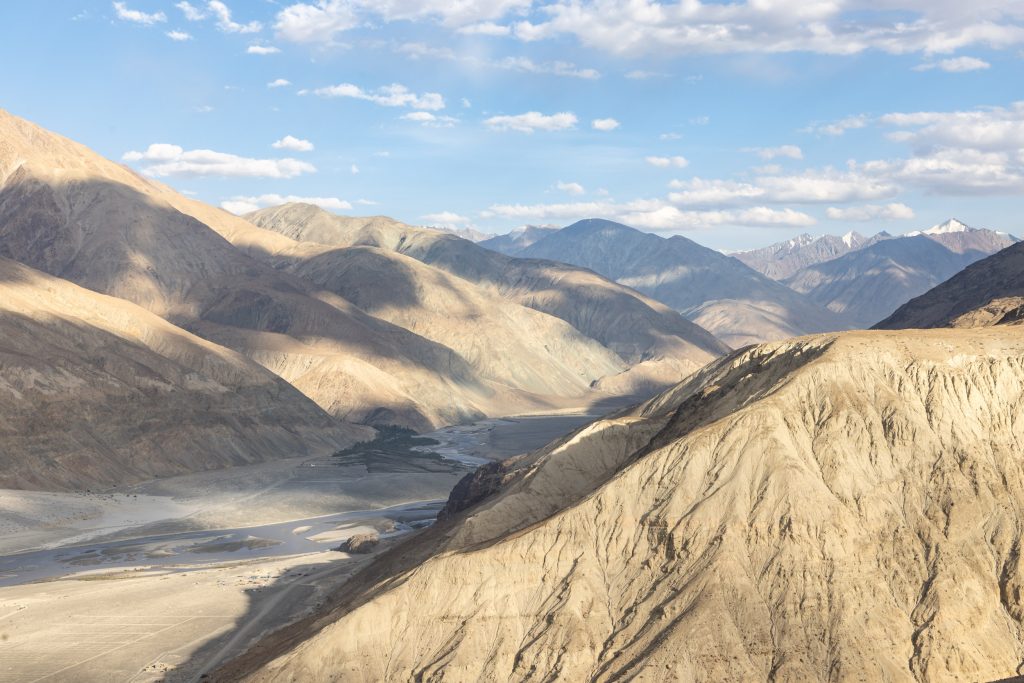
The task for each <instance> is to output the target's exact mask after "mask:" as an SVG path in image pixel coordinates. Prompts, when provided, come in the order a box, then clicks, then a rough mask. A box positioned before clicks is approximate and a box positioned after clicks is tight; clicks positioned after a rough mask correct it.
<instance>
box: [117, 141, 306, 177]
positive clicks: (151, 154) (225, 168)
mask: <svg viewBox="0 0 1024 683" xmlns="http://www.w3.org/2000/svg"><path fill="white" fill-rule="evenodd" d="M122 158H123V159H124V160H125V161H130V162H139V163H141V164H142V165H143V173H145V174H146V175H149V176H156V177H166V176H232V177H246V178H294V177H295V176H298V175H302V174H303V173H315V172H316V167H315V166H313V165H312V164H310V163H307V162H305V161H299V160H298V159H251V158H248V157H241V156H237V155H234V154H227V153H225V152H215V151H213V150H209V149H197V150H190V151H186V150H184V149H182V148H181V147H179V146H178V145H169V144H163V143H155V144H152V145H150V146H149V147H148V148H147V149H146V151H145V152H137V151H131V152H127V153H126V154H125V155H124V156H123V157H122Z"/></svg>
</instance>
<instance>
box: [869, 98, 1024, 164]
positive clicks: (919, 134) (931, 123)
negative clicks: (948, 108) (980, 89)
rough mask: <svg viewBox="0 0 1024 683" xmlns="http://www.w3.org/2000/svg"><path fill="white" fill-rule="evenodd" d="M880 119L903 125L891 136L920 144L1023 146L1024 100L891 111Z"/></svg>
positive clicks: (989, 147)
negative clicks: (975, 106) (1000, 104)
mask: <svg viewBox="0 0 1024 683" xmlns="http://www.w3.org/2000/svg"><path fill="white" fill-rule="evenodd" d="M878 120H879V122H880V123H882V124H884V125H890V126H894V127H897V128H901V129H903V130H901V131H899V132H898V133H897V134H895V135H894V136H893V135H891V136H890V137H892V138H893V139H895V140H896V141H899V142H909V143H911V144H912V145H915V146H917V147H921V148H925V147H957V148H965V149H979V150H986V151H993V152H999V151H1008V150H1014V149H1016V150H1022V149H1024V101H1021V102H1014V103H1013V104H1011V105H1010V106H1009V107H987V108H984V109H976V110H971V111H952V112H929V111H922V112H910V113H892V114H885V115H883V116H880V117H879V119H878Z"/></svg>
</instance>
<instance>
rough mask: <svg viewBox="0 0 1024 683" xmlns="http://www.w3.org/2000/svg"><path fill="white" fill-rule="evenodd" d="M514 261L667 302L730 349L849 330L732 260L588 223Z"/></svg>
mask: <svg viewBox="0 0 1024 683" xmlns="http://www.w3.org/2000/svg"><path fill="white" fill-rule="evenodd" d="M520 255H521V256H524V257H532V258H546V259H553V260H556V261H563V262H565V263H572V264H575V265H578V266H582V267H584V268H590V269H591V270H593V271H595V272H597V273H600V274H602V275H604V276H605V277H608V278H611V279H613V280H615V281H617V282H620V283H622V284H624V285H626V286H628V287H633V288H635V289H637V290H639V291H641V292H643V293H644V294H647V295H648V296H651V297H653V298H655V299H657V300H658V301H660V302H662V303H664V304H668V305H669V306H671V307H672V308H674V309H676V310H677V311H680V312H681V313H682V314H683V315H685V316H686V317H687V318H689V319H690V320H692V321H694V322H695V323H697V324H698V325H700V326H701V327H703V328H705V329H707V330H709V331H710V332H712V333H713V334H714V335H715V336H717V337H718V338H719V339H721V340H722V341H724V342H726V343H727V344H730V345H731V346H734V347H739V346H742V345H745V344H751V343H758V342H761V341H767V340H775V339H784V338H787V337H793V336H797V335H800V334H806V333H808V332H827V331H831V330H840V329H848V328H849V327H850V325H848V324H847V321H845V320H844V319H843V318H842V317H841V316H840V315H839V314H837V313H833V312H830V311H828V310H826V309H825V308H823V307H819V306H818V305H817V304H815V303H813V302H812V301H810V300H809V299H807V298H805V297H803V296H802V295H800V294H797V293H796V292H794V291H792V290H791V289H789V288H788V287H786V286H784V285H782V284H780V283H778V282H775V281H774V280H771V279H769V278H767V277H765V276H763V275H761V274H760V273H758V272H756V271H754V270H753V269H752V268H749V267H748V266H746V265H745V264H743V263H742V262H740V261H739V260H738V259H735V258H732V257H730V256H725V255H724V254H721V253H719V252H717V251H714V250H712V249H708V248H707V247H703V246H701V245H699V244H697V243H696V242H693V241H692V240H688V239H686V238H685V237H681V236H679V235H675V236H673V237H670V238H668V239H665V238H663V237H659V236H658V235H653V234H650V233H644V232H641V231H639V230H635V229H633V228H630V227H628V226H625V225H622V224H620V223H614V222H612V221H605V220H598V219H589V220H584V221H579V222H578V223H574V224H573V225H570V226H569V227H567V228H564V229H562V230H559V231H558V232H556V233H553V234H551V235H548V236H547V237H545V238H544V239H541V240H539V241H537V242H535V243H534V244H533V245H531V246H529V247H527V248H526V249H524V250H523V251H522V252H521V254H520ZM733 309H736V310H735V315H734V314H733V313H734V310H733ZM760 311H763V314H761V315H758V313H759V312H760Z"/></svg>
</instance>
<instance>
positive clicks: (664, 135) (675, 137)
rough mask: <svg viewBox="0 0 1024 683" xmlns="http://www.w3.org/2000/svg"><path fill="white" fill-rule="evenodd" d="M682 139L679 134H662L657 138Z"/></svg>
mask: <svg viewBox="0 0 1024 683" xmlns="http://www.w3.org/2000/svg"><path fill="white" fill-rule="evenodd" d="M682 138H683V136H682V135H680V134H679V133H662V134H661V135H659V136H658V139H659V140H681V139H682Z"/></svg>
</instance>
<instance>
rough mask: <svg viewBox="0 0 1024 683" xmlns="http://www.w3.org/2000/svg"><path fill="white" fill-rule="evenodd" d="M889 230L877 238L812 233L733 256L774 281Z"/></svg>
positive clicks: (855, 246) (851, 248)
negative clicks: (811, 234)
mask: <svg viewBox="0 0 1024 683" xmlns="http://www.w3.org/2000/svg"><path fill="white" fill-rule="evenodd" d="M888 236H889V235H888V233H884V232H882V233H879V234H878V235H875V236H874V237H870V238H869V237H864V236H863V235H861V234H860V233H859V232H856V231H850V232H848V233H846V234H845V235H843V236H842V237H837V236H835V235H819V236H818V237H811V236H810V235H808V234H806V233H805V234H803V235H799V236H797V237H794V238H793V239H791V240H786V241H785V242H778V243H776V244H772V245H770V246H767V247H764V248H763V249H751V250H750V251H739V252H735V253H733V254H730V256H733V257H735V258H738V259H739V260H740V261H743V262H744V263H745V264H747V265H748V266H750V267H751V268H753V269H754V270H756V271H757V272H759V273H761V274H762V275H766V276H768V277H770V278H771V279H773V280H785V279H786V278H788V277H790V276H791V275H793V274H794V273H796V272H797V271H798V270H800V269H801V268H806V267H808V266H813V265H816V264H818V263H822V262H823V261H831V260H832V259H834V258H837V257H839V256H842V255H843V254H846V253H848V252H850V251H854V250H856V249H860V248H861V247H863V246H865V245H866V244H869V243H871V242H875V241H878V240H879V239H885V238H886V237H888Z"/></svg>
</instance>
